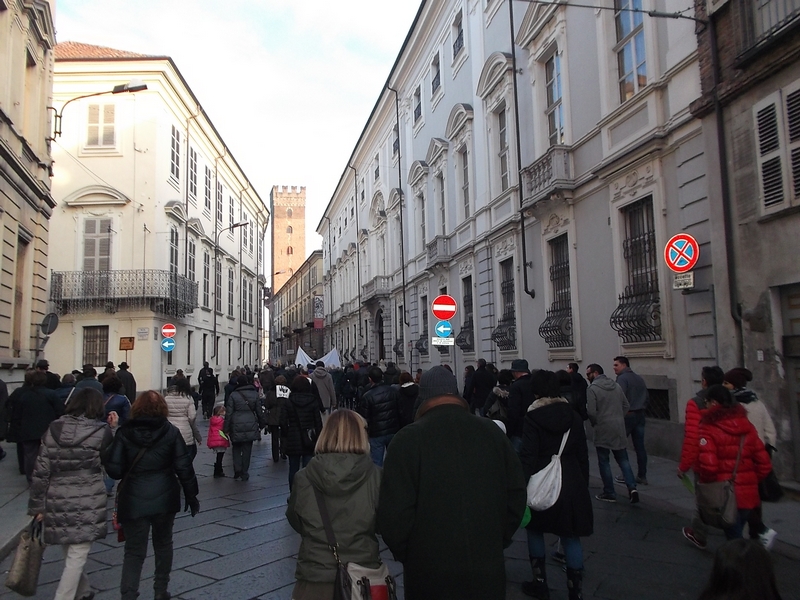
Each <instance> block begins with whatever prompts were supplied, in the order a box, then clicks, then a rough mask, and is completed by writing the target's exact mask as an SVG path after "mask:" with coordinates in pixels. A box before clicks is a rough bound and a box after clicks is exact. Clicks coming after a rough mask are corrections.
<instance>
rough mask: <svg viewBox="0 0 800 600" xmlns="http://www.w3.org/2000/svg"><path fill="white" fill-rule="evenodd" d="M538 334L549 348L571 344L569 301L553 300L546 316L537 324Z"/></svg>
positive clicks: (570, 310) (568, 346)
mask: <svg viewBox="0 0 800 600" xmlns="http://www.w3.org/2000/svg"><path fill="white" fill-rule="evenodd" d="M539 335H540V336H541V338H542V339H543V340H544V341H545V342H547V345H548V346H549V347H550V348H570V347H571V346H572V345H573V342H572V306H571V304H570V302H565V301H563V300H562V301H556V302H553V304H552V305H551V307H550V309H549V310H548V311H547V318H546V319H545V320H544V321H543V322H542V324H541V325H539Z"/></svg>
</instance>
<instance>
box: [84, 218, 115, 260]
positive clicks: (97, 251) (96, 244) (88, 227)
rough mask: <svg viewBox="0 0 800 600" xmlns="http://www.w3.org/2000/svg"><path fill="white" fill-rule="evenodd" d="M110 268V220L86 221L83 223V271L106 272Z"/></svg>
mask: <svg viewBox="0 0 800 600" xmlns="http://www.w3.org/2000/svg"><path fill="white" fill-rule="evenodd" d="M110 268H111V219H86V220H85V221H84V222H83V270H84V271H108V270H109V269H110Z"/></svg>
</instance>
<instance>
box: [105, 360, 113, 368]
mask: <svg viewBox="0 0 800 600" xmlns="http://www.w3.org/2000/svg"><path fill="white" fill-rule="evenodd" d="M113 368H114V363H113V362H111V361H108V362H107V363H106V369H113Z"/></svg>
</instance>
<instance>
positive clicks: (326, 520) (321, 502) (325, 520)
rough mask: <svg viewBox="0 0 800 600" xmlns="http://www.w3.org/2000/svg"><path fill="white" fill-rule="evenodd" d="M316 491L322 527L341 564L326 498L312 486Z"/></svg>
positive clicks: (329, 545) (337, 560) (315, 495)
mask: <svg viewBox="0 0 800 600" xmlns="http://www.w3.org/2000/svg"><path fill="white" fill-rule="evenodd" d="M311 487H312V488H313V490H314V497H315V498H316V499H317V506H318V507H319V514H320V516H321V517H322V526H323V527H324V528H325V537H327V538H328V547H329V548H330V549H331V551H332V552H333V556H334V558H336V562H337V563H338V562H339V552H338V551H337V548H338V545H337V544H336V536H335V535H334V534H333V525H331V517H330V515H329V514H328V505H327V504H325V497H324V496H323V495H322V492H320V491H319V490H318V489H317V488H315V487H314V486H313V485H312V486H311Z"/></svg>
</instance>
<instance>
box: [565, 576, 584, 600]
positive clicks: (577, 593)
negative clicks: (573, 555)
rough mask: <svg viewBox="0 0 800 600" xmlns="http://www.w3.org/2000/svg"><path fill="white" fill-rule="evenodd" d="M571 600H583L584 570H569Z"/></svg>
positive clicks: (568, 586) (568, 585) (568, 580)
mask: <svg viewBox="0 0 800 600" xmlns="http://www.w3.org/2000/svg"><path fill="white" fill-rule="evenodd" d="M567 590H569V600H583V569H567Z"/></svg>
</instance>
